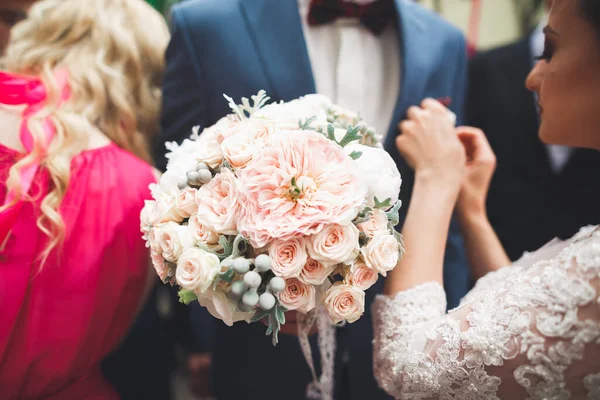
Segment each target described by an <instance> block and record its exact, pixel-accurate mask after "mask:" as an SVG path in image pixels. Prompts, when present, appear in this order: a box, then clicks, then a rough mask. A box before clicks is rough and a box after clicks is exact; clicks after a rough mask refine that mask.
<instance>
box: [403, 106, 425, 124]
mask: <svg viewBox="0 0 600 400" xmlns="http://www.w3.org/2000/svg"><path fill="white" fill-rule="evenodd" d="M422 115H423V110H422V109H421V108H419V107H417V106H411V107H409V108H408V111H406V116H407V117H408V119H409V120H412V121H417V120H419V118H421V116H422Z"/></svg>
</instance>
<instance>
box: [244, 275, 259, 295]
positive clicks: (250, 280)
mask: <svg viewBox="0 0 600 400" xmlns="http://www.w3.org/2000/svg"><path fill="white" fill-rule="evenodd" d="M244 282H245V283H246V285H247V286H248V287H249V288H251V289H256V288H258V287H259V286H260V283H261V282H262V278H261V277H260V274H259V273H258V272H256V271H248V272H246V275H244ZM257 301H258V300H257Z"/></svg>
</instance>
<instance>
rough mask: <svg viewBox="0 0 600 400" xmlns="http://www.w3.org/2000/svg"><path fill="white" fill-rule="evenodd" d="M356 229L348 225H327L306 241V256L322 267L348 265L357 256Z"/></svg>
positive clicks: (357, 235) (358, 247) (352, 225)
mask: <svg viewBox="0 0 600 400" xmlns="http://www.w3.org/2000/svg"><path fill="white" fill-rule="evenodd" d="M358 238H359V232H358V228H356V226H355V225H354V224H352V223H350V224H348V225H344V226H341V225H335V224H332V225H327V226H325V227H324V228H323V230H322V231H321V232H319V233H317V234H316V235H313V236H311V237H310V238H309V239H308V244H307V249H308V254H309V255H310V256H311V257H312V258H313V259H315V260H317V261H319V262H321V263H322V264H324V265H333V264H339V263H344V264H350V263H351V262H352V261H353V260H354V259H355V258H356V256H357V255H358V252H359V250H360V245H359V243H358Z"/></svg>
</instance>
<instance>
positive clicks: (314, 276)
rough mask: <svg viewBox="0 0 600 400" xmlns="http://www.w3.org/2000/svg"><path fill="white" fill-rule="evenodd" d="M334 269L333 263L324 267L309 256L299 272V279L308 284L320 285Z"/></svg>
mask: <svg viewBox="0 0 600 400" xmlns="http://www.w3.org/2000/svg"><path fill="white" fill-rule="evenodd" d="M334 270H335V265H332V266H329V267H326V266H324V265H323V264H321V263H320V262H318V261H317V260H313V259H312V258H309V259H308V260H306V264H304V268H303V269H302V272H301V273H300V280H301V281H302V282H304V283H307V284H310V285H322V284H323V282H325V281H326V280H327V278H328V277H329V275H331V274H332V273H333V271H334Z"/></svg>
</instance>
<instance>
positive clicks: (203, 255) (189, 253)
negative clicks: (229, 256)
mask: <svg viewBox="0 0 600 400" xmlns="http://www.w3.org/2000/svg"><path fill="white" fill-rule="evenodd" d="M220 270H221V262H220V260H219V257H217V256H216V255H214V254H211V253H208V252H206V251H204V250H201V249H198V248H189V249H187V250H185V251H184V252H183V253H182V254H181V256H180V257H179V261H178V262H177V270H176V271H175V280H176V281H177V283H178V284H179V286H181V287H182V288H183V289H186V290H192V291H194V292H199V293H204V292H205V291H206V290H208V288H209V287H210V286H211V285H212V284H213V282H214V281H215V278H216V277H217V274H218V273H219V271H220Z"/></svg>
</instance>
